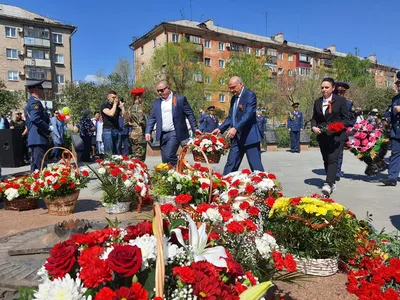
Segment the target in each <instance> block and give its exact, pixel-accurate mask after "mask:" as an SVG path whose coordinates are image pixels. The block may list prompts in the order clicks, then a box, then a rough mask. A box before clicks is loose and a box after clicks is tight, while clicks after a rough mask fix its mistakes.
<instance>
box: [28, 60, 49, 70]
mask: <svg viewBox="0 0 400 300" xmlns="http://www.w3.org/2000/svg"><path fill="white" fill-rule="evenodd" d="M24 64H25V66H30V67H46V68H50V67H51V61H50V60H49V59H40V58H25V59H24Z"/></svg>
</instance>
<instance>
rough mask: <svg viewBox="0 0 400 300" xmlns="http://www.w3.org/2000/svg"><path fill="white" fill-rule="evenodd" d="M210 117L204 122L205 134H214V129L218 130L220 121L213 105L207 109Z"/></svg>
mask: <svg viewBox="0 0 400 300" xmlns="http://www.w3.org/2000/svg"><path fill="white" fill-rule="evenodd" d="M207 111H208V115H206V117H205V118H204V121H203V123H202V124H203V132H212V131H213V130H214V129H216V128H218V125H219V121H218V117H217V116H216V115H215V114H214V111H215V106H214V105H211V106H209V107H207Z"/></svg>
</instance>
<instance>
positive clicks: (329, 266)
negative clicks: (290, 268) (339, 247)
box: [294, 256, 339, 276]
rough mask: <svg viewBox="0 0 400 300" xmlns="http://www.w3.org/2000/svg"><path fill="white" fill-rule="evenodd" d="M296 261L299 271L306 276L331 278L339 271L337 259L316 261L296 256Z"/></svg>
mask: <svg viewBox="0 0 400 300" xmlns="http://www.w3.org/2000/svg"><path fill="white" fill-rule="evenodd" d="M294 260H295V261H296V264H297V271H299V272H301V273H303V274H306V275H315V276H331V275H334V274H336V273H337V271H338V269H339V268H338V260H337V259H331V258H326V259H314V258H302V257H297V256H295V257H294Z"/></svg>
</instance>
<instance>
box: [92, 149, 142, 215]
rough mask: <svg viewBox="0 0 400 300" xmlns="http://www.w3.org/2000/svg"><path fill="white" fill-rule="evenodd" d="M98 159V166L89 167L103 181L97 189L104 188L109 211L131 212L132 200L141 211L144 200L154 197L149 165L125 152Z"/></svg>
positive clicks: (104, 197)
mask: <svg viewBox="0 0 400 300" xmlns="http://www.w3.org/2000/svg"><path fill="white" fill-rule="evenodd" d="M97 162H98V163H99V167H98V168H97V169H94V168H92V167H90V166H88V167H89V168H90V169H91V170H92V171H93V173H94V174H95V175H96V177H97V178H98V179H99V181H100V185H99V187H98V188H97V190H101V191H103V205H104V206H105V210H106V212H107V213H109V214H119V213H124V212H127V211H129V209H130V206H131V204H132V203H135V204H137V211H138V212H141V209H142V204H143V202H146V201H148V200H149V199H150V196H149V181H150V176H149V174H148V171H147V166H146V164H145V163H143V162H142V161H140V160H138V159H136V158H129V157H127V156H125V155H112V156H110V157H108V158H105V159H104V160H103V159H98V160H97Z"/></svg>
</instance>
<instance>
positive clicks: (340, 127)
mask: <svg viewBox="0 0 400 300" xmlns="http://www.w3.org/2000/svg"><path fill="white" fill-rule="evenodd" d="M320 129H321V131H322V132H323V133H325V134H326V135H328V136H330V135H335V134H340V133H341V132H342V131H344V130H345V129H346V128H345V126H344V124H343V123H342V122H332V123H330V124H328V125H327V126H323V127H320Z"/></svg>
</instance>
